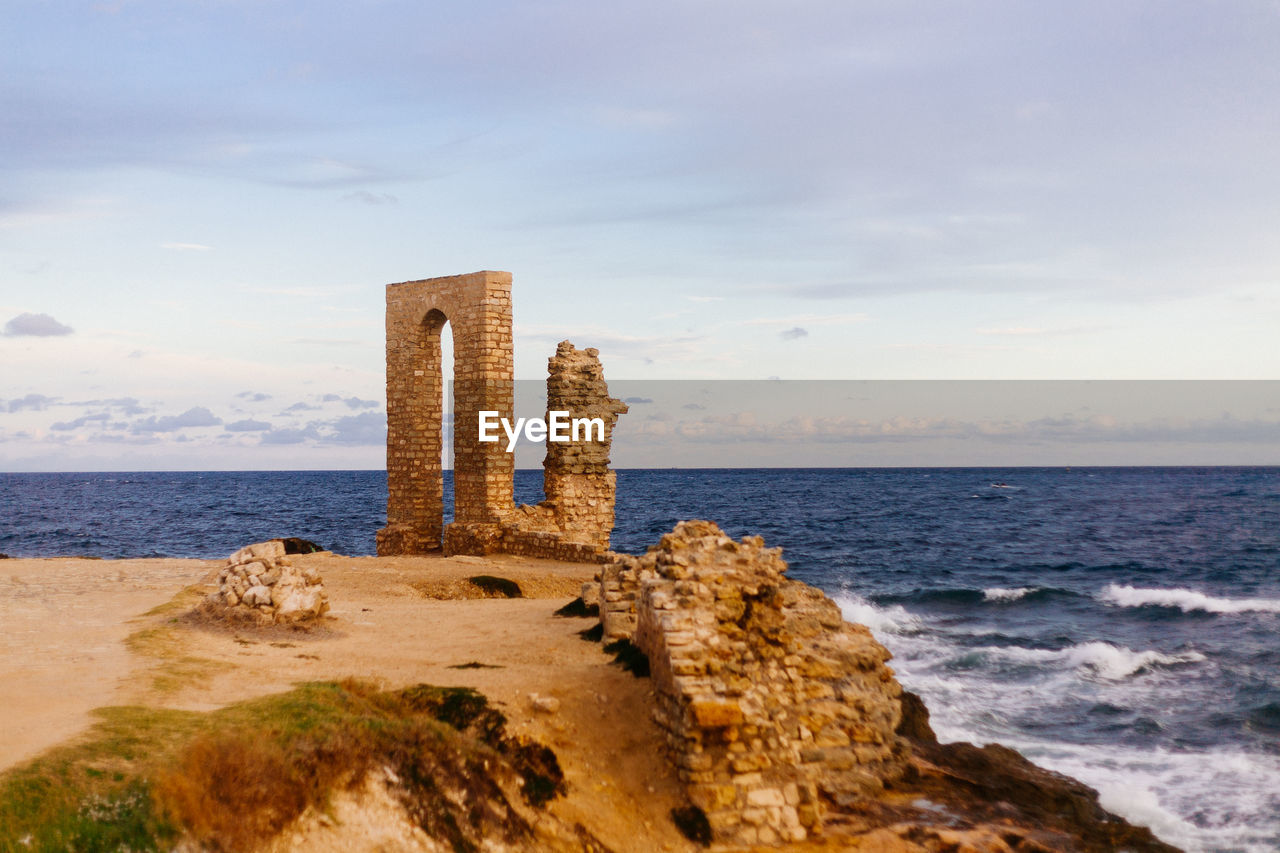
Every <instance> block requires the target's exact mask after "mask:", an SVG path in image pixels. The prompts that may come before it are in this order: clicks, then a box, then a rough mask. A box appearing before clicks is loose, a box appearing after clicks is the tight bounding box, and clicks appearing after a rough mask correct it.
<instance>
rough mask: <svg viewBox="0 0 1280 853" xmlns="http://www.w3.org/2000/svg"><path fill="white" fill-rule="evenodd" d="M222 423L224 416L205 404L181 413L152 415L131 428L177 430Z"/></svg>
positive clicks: (144, 430) (155, 430)
mask: <svg viewBox="0 0 1280 853" xmlns="http://www.w3.org/2000/svg"><path fill="white" fill-rule="evenodd" d="M221 423H222V418H219V417H217V416H216V415H214V414H213V412H211V411H209V410H208V409H206V408H205V407H204V406H194V407H192V408H190V409H187V410H186V411H185V412H183V413H182V414H180V415H164V416H163V417H156V416H155V415H152V416H151V417H149V418H146V419H145V420H141V421H138V422H137V423H135V424H133V426H132V427H131V428H130V430H131V431H132V432H133V433H135V434H142V433H155V432H176V431H178V430H180V429H188V428H191V427H209V426H217V425H219V424H221Z"/></svg>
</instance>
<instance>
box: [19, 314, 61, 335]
mask: <svg viewBox="0 0 1280 853" xmlns="http://www.w3.org/2000/svg"><path fill="white" fill-rule="evenodd" d="M74 331H75V330H74V329H72V328H71V327H70V326H67V325H64V324H62V323H59V322H58V321H57V320H55V319H53V317H50V316H49V315H48V314H19V315H18V316H17V317H14V318H13V319H11V320H10V321H9V322H7V323H5V324H4V333H3V334H4V336H5V337H8V338H17V337H35V338H50V337H57V336H59V335H69V334H71V333H72V332H74Z"/></svg>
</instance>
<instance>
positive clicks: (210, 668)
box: [0, 553, 693, 851]
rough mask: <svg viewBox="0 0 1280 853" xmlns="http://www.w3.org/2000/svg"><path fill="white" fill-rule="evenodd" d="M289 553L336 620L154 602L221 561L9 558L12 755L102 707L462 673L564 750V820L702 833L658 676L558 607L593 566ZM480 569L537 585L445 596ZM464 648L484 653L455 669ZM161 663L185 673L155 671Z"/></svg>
mask: <svg viewBox="0 0 1280 853" xmlns="http://www.w3.org/2000/svg"><path fill="white" fill-rule="evenodd" d="M290 560H291V561H293V562H294V563H295V564H297V565H311V566H314V567H315V568H316V569H317V570H318V571H319V572H320V573H321V574H322V575H323V577H324V580H325V586H326V588H327V589H328V592H329V598H330V601H331V607H332V610H331V614H330V615H331V616H332V618H331V619H330V620H329V621H328V627H327V630H325V631H322V632H317V633H315V634H303V633H297V632H282V633H275V634H259V633H251V632H248V631H239V632H237V631H233V630H214V629H208V628H198V627H193V626H190V625H187V624H186V623H177V624H175V623H174V622H173V621H172V617H173V615H174V613H173V612H160V613H156V614H152V615H146V614H147V613H148V611H149V610H150V609H152V608H155V607H157V606H158V605H162V604H164V603H166V602H168V601H170V600H171V599H173V598H174V596H175V595H177V594H179V593H181V591H182V590H183V588H184V587H187V586H189V585H192V584H196V585H201V584H203V585H204V586H203V587H202V588H204V589H210V590H211V589H212V586H211V585H208V584H209V582H210V581H211V580H212V579H213V575H214V574H215V573H216V569H217V568H218V566H219V565H220V563H217V562H212V563H211V562H202V561H195V560H123V561H101V560H74V559H44V560H25V559H18V560H4V561H0V697H3V701H2V702H0V769H2V768H4V767H7V766H11V765H12V764H14V763H17V762H19V761H21V760H23V759H25V758H28V757H31V756H33V755H35V754H37V753H38V752H40V751H41V750H43V749H46V748H48V747H49V746H51V745H53V744H55V743H58V742H59V741H62V740H65V739H66V738H68V737H71V736H74V735H75V734H76V733H77V732H78V731H81V730H83V729H84V728H85V727H86V726H87V725H88V724H89V722H90V718H89V714H88V712H89V711H90V710H91V709H92V708H95V707H99V706H102V705H111V704H148V705H157V706H167V707H177V708H187V709H192V710H204V709H210V708H214V707H218V706H220V705H223V704H226V703H229V702H234V701H237V700H240V699H245V698H249V697H253V696H260V695H265V694H269V693H275V692H279V691H283V690H287V689H289V688H290V687H291V686H292V685H293V684H295V683H297V682H300V681H314V680H326V679H338V678H345V677H348V676H356V677H360V678H365V679H372V680H375V681H377V682H380V683H382V684H384V685H385V686H386V687H389V688H394V687H400V686H405V685H408V684H415V683H420V682H425V683H430V684H438V685H461V686H469V687H474V688H476V689H478V690H480V691H482V692H483V693H485V694H486V695H487V696H489V697H490V699H491V700H492V701H494V702H495V703H497V704H498V705H499V707H500V708H501V710H502V711H503V712H504V713H505V714H506V715H507V716H508V718H509V720H510V721H511V725H510V728H511V729H512V730H513V731H514V732H523V733H527V734H529V735H531V736H533V737H536V738H537V739H539V740H541V741H542V742H544V743H547V744H548V745H550V746H551V747H552V748H553V749H554V750H555V752H556V754H557V756H558V757H559V759H560V761H561V764H562V766H563V767H564V770H565V775H566V779H567V781H568V783H569V794H568V795H567V796H566V797H565V798H563V799H561V800H559V801H557V803H556V804H555V805H554V807H553V808H554V811H555V812H556V813H557V814H558V815H559V816H560V817H561V818H563V819H565V820H566V821H568V822H569V823H570V824H572V823H581V824H583V825H584V826H585V827H587V828H588V829H589V830H590V831H591V832H592V833H593V834H595V835H596V836H597V837H598V838H599V839H600V840H601V841H602V842H604V843H605V844H607V845H608V846H609V847H610V848H612V849H614V850H617V851H629V850H634V851H649V850H659V849H668V850H689V849H693V848H692V847H691V845H690V844H689V843H688V842H687V841H686V840H685V839H684V838H683V837H682V836H680V835H679V833H678V832H677V831H676V830H675V828H674V826H673V825H672V824H671V821H670V819H669V818H668V813H669V810H670V809H671V808H672V807H673V806H675V805H678V804H680V802H681V799H680V795H679V787H678V783H677V781H676V778H675V774H674V772H673V771H672V770H671V768H670V767H669V766H668V765H667V763H666V761H665V759H664V758H663V754H662V743H661V739H660V735H659V732H658V729H657V727H656V725H655V724H654V723H653V722H652V720H651V718H650V708H651V707H652V705H651V701H650V697H649V695H648V689H649V688H648V682H647V680H643V679H636V678H634V677H632V676H631V675H629V674H627V673H625V672H623V671H622V670H620V669H619V668H618V667H616V666H613V665H611V664H610V660H609V658H608V657H607V656H606V655H604V654H603V652H602V651H601V649H600V646H599V644H596V643H590V642H586V641H584V640H582V639H581V638H579V637H578V636H577V632H578V631H580V630H582V629H583V628H586V627H589V626H590V625H591V624H593V622H592V621H591V620H587V619H564V618H557V617H554V616H553V615H552V614H553V612H554V611H555V610H556V609H557V608H558V607H560V606H561V605H563V604H565V603H567V602H568V601H569V600H571V599H572V598H574V597H575V596H576V595H577V592H578V589H579V588H580V586H581V584H582V582H584V581H586V580H589V579H590V578H591V576H592V574H593V572H594V570H595V567H594V566H589V565H580V564H570V563H557V562H552V561H545V560H529V559H521V558H515V557H506V556H499V557H493V558H485V559H481V558H475V557H453V558H448V559H446V558H443V557H420V558H419V557H414V558H409V557H398V558H374V557H360V558H351V557H342V556H337V555H333V554H327V553H326V554H313V555H307V556H298V557H291V558H290ZM477 574H491V575H496V576H499V577H504V578H508V579H511V580H514V581H516V582H517V583H519V584H520V585H521V588H522V590H523V591H524V593H525V595H526V596H527V597H526V598H521V599H492V598H453V599H446V596H469V595H474V594H475V591H474V589H473V588H472V587H471V586H470V585H469V584H467V583H466V582H465V578H466V577H468V576H471V575H477ZM188 596H189V597H190V594H188ZM192 600H194V599H193V598H192ZM162 610H163V608H162ZM150 629H160V631H161V632H162V636H163V637H164V643H165V651H164V654H163V655H161V656H160V657H156V656H155V655H154V654H151V655H149V654H139V653H134V652H131V651H129V649H128V648H127V647H126V644H125V640H126V637H128V636H129V635H130V634H131V633H132V634H136V632H139V631H147V630H150ZM175 660H181V661H185V664H184V666H185V669H184V668H182V667H179V668H178V669H176V670H174V669H173V667H172V664H173V661H175ZM468 663H480V664H484V665H485V666H486V668H470V669H456V668H453V667H457V666H459V665H463V664H468ZM166 666H169V669H168V670H166V668H165V667H166ZM166 672H169V673H170V674H172V673H174V672H176V673H177V676H176V677H174V678H169V679H168V680H167V681H165V680H164V679H163V678H157V676H158V675H159V676H163V675H164V674H165V673H166ZM535 693H536V694H539V695H541V696H551V697H555V698H556V699H558V700H559V701H560V709H559V711H557V712H556V713H553V714H547V713H540V712H536V711H534V710H533V708H532V702H531V700H530V695H531V694H535ZM638 827H644V832H643V834H642V835H641V834H638V833H637V831H636V830H637V828H638Z"/></svg>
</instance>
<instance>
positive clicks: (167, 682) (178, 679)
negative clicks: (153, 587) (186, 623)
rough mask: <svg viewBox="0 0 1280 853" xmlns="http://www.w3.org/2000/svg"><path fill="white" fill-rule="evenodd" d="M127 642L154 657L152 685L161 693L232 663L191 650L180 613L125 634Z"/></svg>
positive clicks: (173, 690) (137, 652) (177, 688)
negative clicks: (192, 652)
mask: <svg viewBox="0 0 1280 853" xmlns="http://www.w3.org/2000/svg"><path fill="white" fill-rule="evenodd" d="M179 597H181V596H179ZM164 606H165V605H161V607H164ZM124 645H125V648H127V649H128V650H129V651H131V652H133V653H134V654H137V655H141V656H143V657H149V658H152V659H154V661H155V663H154V664H153V665H152V666H151V668H150V670H149V671H148V675H150V677H151V688H152V689H153V690H156V691H157V692H160V693H176V692H177V691H179V690H181V689H183V688H184V687H187V686H189V685H191V684H195V683H198V682H202V681H205V680H207V679H208V678H209V677H210V676H211V675H213V674H214V673H216V672H220V671H222V670H226V669H229V668H230V667H231V664H230V663H227V662H226V661H219V660H213V659H212V658H202V657H197V656H195V655H190V654H187V653H186V650H185V648H186V643H185V641H184V638H183V636H182V626H181V620H180V617H176V616H175V617H171V618H169V619H167V620H165V621H164V622H163V623H161V624H159V625H151V626H150V627H146V628H139V629H138V630H136V631H134V632H133V633H132V634H130V635H129V636H127V637H125V640H124Z"/></svg>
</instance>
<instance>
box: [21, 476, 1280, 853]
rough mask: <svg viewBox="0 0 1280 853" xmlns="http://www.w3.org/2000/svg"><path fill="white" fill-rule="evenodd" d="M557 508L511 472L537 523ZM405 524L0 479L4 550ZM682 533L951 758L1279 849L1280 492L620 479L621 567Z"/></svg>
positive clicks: (370, 514) (1171, 481) (1029, 479)
mask: <svg viewBox="0 0 1280 853" xmlns="http://www.w3.org/2000/svg"><path fill="white" fill-rule="evenodd" d="M541 486H542V481H541V472H540V471H519V472H517V474H516V492H517V495H516V497H517V500H518V501H519V502H522V503H535V502H537V501H538V500H540V499H541ZM385 501H386V474H385V472H382V471H299V472H192V473H137V474H122V473H93V474H0V552H3V553H7V554H9V555H10V556H14V557H43V556H65V555H83V556H91V557H103V558H123V557H200V558H210V559H213V558H217V559H220V558H223V557H225V556H226V555H228V554H230V553H231V552H232V551H234V550H235V549H237V548H239V547H240V546H241V545H244V544H246V543H249V542H255V541H259V540H262V539H267V538H271V537H276V536H301V537H303V538H306V539H310V540H312V541H315V542H317V543H319V544H321V545H323V546H325V547H327V548H329V549H331V550H333V551H336V552H338V553H342V554H349V555H363V554H371V553H373V551H374V531H376V530H377V529H378V528H379V527H380V526H382V525H383V523H384V520H385ZM451 503H452V497H451V494H450V493H449V491H448V484H446V504H447V505H451ZM687 518H706V519H710V520H712V521H715V522H717V523H718V524H720V526H721V527H723V528H724V529H725V530H726V531H727V532H728V533H729V534H731V535H733V536H735V537H737V536H744V535H748V534H760V535H762V536H763V537H764V538H765V541H766V542H767V543H768V544H770V545H776V546H780V547H781V548H782V549H783V556H784V558H785V559H786V560H787V561H788V563H789V564H790V567H791V568H790V573H791V575H792V576H793V577H796V578H799V579H801V580H804V581H806V582H808V583H811V584H814V585H816V586H818V587H821V588H822V589H823V590H825V591H826V592H827V593H828V594H829V595H830V596H832V597H833V598H834V599H835V600H836V601H837V602H839V604H840V606H841V607H842V608H843V610H844V613H845V615H846V617H847V618H848V619H850V620H852V621H856V622H861V623H863V624H866V625H867V626H869V627H870V628H871V630H872V631H873V632H874V633H875V635H876V637H877V638H879V640H880V641H881V642H882V643H884V644H885V645H886V646H887V647H888V648H889V650H890V651H891V652H892V653H893V655H894V661H893V663H892V666H893V667H894V668H895V670H896V672H897V673H898V676H899V678H900V680H901V681H902V683H903V685H904V686H905V687H906V688H907V689H909V690H912V691H915V692H916V693H919V694H920V695H921V696H923V697H924V699H925V702H926V703H927V705H928V707H929V709H930V711H931V713H932V721H933V726H934V728H935V729H936V731H937V733H938V735H939V736H940V738H942V739H943V740H946V741H955V740H963V741H970V742H974V743H979V744H981V743H990V742H999V743H1003V744H1005V745H1007V746H1011V747H1013V748H1015V749H1017V750H1019V751H1020V752H1022V753H1023V754H1024V755H1026V756H1027V757H1028V758H1030V759H1031V760H1033V761H1035V762H1037V763H1039V764H1041V765H1043V766H1045V767H1048V768H1051V769H1053V770H1057V771H1060V772H1062V773H1066V774H1069V775H1071V776H1074V777H1076V778H1078V779H1081V780H1083V781H1084V782H1086V783H1088V784H1089V785H1091V786H1093V787H1095V788H1097V789H1098V791H1099V792H1100V794H1101V801H1102V804H1103V805H1104V806H1105V807H1106V808H1108V809H1110V810H1112V811H1114V812H1116V813H1118V814H1121V815H1123V816H1124V817H1126V818H1128V819H1129V820H1131V821H1133V822H1135V823H1139V824H1142V825H1145V826H1148V827H1150V828H1151V829H1152V830H1153V831H1154V832H1155V833H1156V835H1158V836H1159V837H1160V838H1162V839H1164V840H1166V841H1168V842H1170V843H1172V844H1175V845H1177V846H1179V847H1182V848H1184V849H1186V850H1192V851H1249V852H1250V853H1254V851H1258V853H1261V851H1277V850H1280V468H1274V467H1269V468H1250V467H1231V468H951V469H948V468H914V469H908V468H896V469H750V470H745V469H733V470H723V469H718V470H690V469H678V470H677V469H673V470H621V471H619V472H618V501H617V526H616V528H615V531H614V537H613V546H614V548H615V549H616V550H618V551H624V552H631V553H640V552H643V551H644V549H645V548H647V547H648V546H649V545H652V544H654V543H656V542H657V541H658V539H659V538H660V537H661V535H662V534H663V533H665V532H667V531H669V530H670V529H671V528H672V526H673V525H674V524H675V523H676V522H677V521H678V520H681V519H687ZM0 572H3V563H2V562H0Z"/></svg>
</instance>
